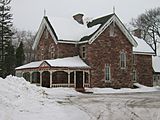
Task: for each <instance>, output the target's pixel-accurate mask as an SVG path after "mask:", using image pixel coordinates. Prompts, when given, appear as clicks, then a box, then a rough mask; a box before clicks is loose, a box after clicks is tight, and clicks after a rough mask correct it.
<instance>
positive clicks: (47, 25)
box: [32, 16, 57, 50]
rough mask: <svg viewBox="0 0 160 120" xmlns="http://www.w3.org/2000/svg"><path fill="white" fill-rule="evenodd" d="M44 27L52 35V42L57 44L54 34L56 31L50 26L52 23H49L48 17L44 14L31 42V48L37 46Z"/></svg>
mask: <svg viewBox="0 0 160 120" xmlns="http://www.w3.org/2000/svg"><path fill="white" fill-rule="evenodd" d="M45 28H47V30H48V31H49V33H50V35H51V36H52V38H53V40H54V42H55V43H56V44H57V36H56V33H55V31H54V29H53V27H52V25H51V24H50V22H49V20H48V18H47V17H46V16H44V17H43V19H42V22H41V24H40V27H39V29H38V32H37V34H36V37H35V41H34V43H33V47H32V48H33V50H35V49H36V48H37V45H38V43H39V41H40V38H41V36H42V34H43V32H44V30H45Z"/></svg>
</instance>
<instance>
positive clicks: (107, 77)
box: [105, 64, 111, 81]
mask: <svg viewBox="0 0 160 120" xmlns="http://www.w3.org/2000/svg"><path fill="white" fill-rule="evenodd" d="M105 80H106V81H110V80H111V68H110V65H108V64H106V65H105Z"/></svg>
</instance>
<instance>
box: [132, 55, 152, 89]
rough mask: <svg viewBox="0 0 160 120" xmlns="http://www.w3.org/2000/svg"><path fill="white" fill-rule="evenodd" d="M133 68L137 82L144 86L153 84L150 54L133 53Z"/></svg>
mask: <svg viewBox="0 0 160 120" xmlns="http://www.w3.org/2000/svg"><path fill="white" fill-rule="evenodd" d="M134 68H135V70H136V73H137V82H138V83H140V84H143V85H146V86H153V73H152V56H151V55H138V54H137V55H135V65H134Z"/></svg>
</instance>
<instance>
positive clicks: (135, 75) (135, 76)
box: [133, 70, 137, 82]
mask: <svg viewBox="0 0 160 120" xmlns="http://www.w3.org/2000/svg"><path fill="white" fill-rule="evenodd" d="M133 81H134V82H136V81H137V73H136V70H133Z"/></svg>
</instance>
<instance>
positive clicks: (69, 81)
mask: <svg viewBox="0 0 160 120" xmlns="http://www.w3.org/2000/svg"><path fill="white" fill-rule="evenodd" d="M70 81H71V80H70V71H68V87H70Z"/></svg>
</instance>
